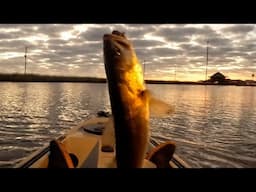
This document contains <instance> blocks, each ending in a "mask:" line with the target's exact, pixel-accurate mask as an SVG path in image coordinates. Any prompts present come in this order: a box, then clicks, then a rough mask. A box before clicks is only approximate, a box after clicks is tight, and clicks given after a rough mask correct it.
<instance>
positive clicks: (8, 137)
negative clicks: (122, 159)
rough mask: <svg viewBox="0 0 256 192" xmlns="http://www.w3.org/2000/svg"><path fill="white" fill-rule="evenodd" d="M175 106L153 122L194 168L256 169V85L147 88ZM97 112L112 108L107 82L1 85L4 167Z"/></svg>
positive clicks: (160, 135)
mask: <svg viewBox="0 0 256 192" xmlns="http://www.w3.org/2000/svg"><path fill="white" fill-rule="evenodd" d="M147 87H148V88H149V89H150V90H151V92H152V93H153V95H155V96H156V97H157V98H160V99H162V100H163V101H165V102H166V103H169V104H172V105H173V106H175V112H174V114H172V115H170V116H167V117H162V118H156V117H152V118H151V130H152V135H153V137H154V138H155V139H157V140H158V141H161V142H163V141H166V140H173V141H175V142H176V143H177V154H178V155H180V156H181V157H182V158H184V159H185V160H186V161H187V162H188V163H189V164H190V165H191V166H192V167H195V168H219V167H225V168H226V167H228V168H229V167H230V168H233V167H238V168H247V167H256V87H240V86H201V85H147ZM99 110H110V102H109V95H108V89H107V85H106V84H96V83H95V84H94V83H0V111H1V113H0V167H13V166H15V165H16V164H17V163H18V162H20V161H21V160H22V159H23V158H24V157H26V156H27V155H29V154H30V153H32V152H33V151H35V150H36V149H38V148H40V147H41V146H43V145H45V144H46V143H47V142H49V141H50V140H51V139H53V138H56V137H58V136H60V135H61V134H63V133H65V132H66V131H67V130H69V129H70V128H71V127H72V126H75V125H76V124H77V123H79V122H80V121H81V120H84V119H86V118H88V117H89V115H91V114H96V113H97V112H98V111H99Z"/></svg>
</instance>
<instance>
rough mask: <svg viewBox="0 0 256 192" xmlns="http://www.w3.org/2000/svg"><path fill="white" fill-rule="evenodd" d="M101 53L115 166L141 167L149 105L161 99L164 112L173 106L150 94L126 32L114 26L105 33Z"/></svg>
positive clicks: (143, 157)
mask: <svg viewBox="0 0 256 192" xmlns="http://www.w3.org/2000/svg"><path fill="white" fill-rule="evenodd" d="M103 53H104V54H103V55H104V66H105V72H106V77H107V82H108V90H109V97H110V104H111V110H112V115H113V122H114V137H115V147H116V151H115V153H116V164H117V167H118V168H142V167H143V161H144V159H145V155H146V150H147V145H148V141H149V138H150V128H149V117H150V107H149V105H150V104H151V103H154V102H152V101H155V102H156V103H161V104H162V107H163V108H164V111H165V112H164V113H168V112H170V111H171V112H172V111H173V110H172V107H169V106H168V105H167V106H168V107H166V105H164V104H163V102H160V101H159V100H157V99H153V97H151V94H150V91H149V90H148V89H147V88H146V83H145V81H144V76H143V70H142V66H141V64H140V62H139V60H138V58H137V55H136V53H135V50H134V47H133V44H132V42H131V41H130V40H129V39H128V38H127V37H126V35H125V33H122V32H119V31H117V30H114V31H113V32H112V33H111V34H104V35H103ZM160 108H161V107H160ZM160 111H161V110H160ZM112 143H113V142H112Z"/></svg>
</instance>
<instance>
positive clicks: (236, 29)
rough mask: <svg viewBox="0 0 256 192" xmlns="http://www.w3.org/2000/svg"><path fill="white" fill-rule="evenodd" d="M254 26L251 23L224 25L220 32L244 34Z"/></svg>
mask: <svg viewBox="0 0 256 192" xmlns="http://www.w3.org/2000/svg"><path fill="white" fill-rule="evenodd" d="M254 28H255V26H253V25H246V24H243V25H234V26H231V27H225V28H223V29H222V32H224V33H233V34H242V35H245V34H246V33H249V32H251V31H253V30H254Z"/></svg>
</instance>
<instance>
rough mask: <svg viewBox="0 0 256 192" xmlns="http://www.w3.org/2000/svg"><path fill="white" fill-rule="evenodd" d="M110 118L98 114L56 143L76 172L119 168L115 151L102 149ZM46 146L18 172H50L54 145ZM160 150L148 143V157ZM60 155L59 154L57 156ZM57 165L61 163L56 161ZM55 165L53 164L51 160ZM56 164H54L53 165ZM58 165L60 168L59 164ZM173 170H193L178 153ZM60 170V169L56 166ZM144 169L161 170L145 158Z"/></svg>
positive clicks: (151, 139) (62, 136) (56, 140)
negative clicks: (26, 170)
mask: <svg viewBox="0 0 256 192" xmlns="http://www.w3.org/2000/svg"><path fill="white" fill-rule="evenodd" d="M109 120H110V115H109V114H107V113H105V112H102V111H101V112H98V114H97V115H92V116H91V117H90V118H89V119H87V120H84V121H82V122H80V123H79V124H78V125H77V126H75V127H73V128H71V129H70V130H69V131H68V132H67V133H66V134H64V135H61V136H60V137H58V138H57V139H55V140H53V141H55V142H57V143H59V144H61V146H60V147H61V148H62V149H61V150H63V148H64V152H66V153H68V154H69V157H68V158H70V159H71V160H72V163H73V165H74V168H116V164H115V151H114V149H113V148H112V149H111V147H109V148H105V149H104V150H103V147H102V138H103V137H102V136H103V131H104V129H105V128H106V126H109V125H110V126H111V125H112V126H113V124H109ZM53 141H52V142H50V143H49V144H47V145H45V146H43V147H42V148H40V149H38V150H37V151H35V152H33V153H32V154H31V155H29V156H28V157H26V158H25V159H24V160H22V161H21V162H20V163H18V164H17V166H15V168H50V167H54V166H50V160H51V159H50V158H51V155H53V153H55V152H53V151H52V146H51V144H52V143H53ZM158 146H160V143H159V142H157V141H156V140H155V139H153V138H152V137H151V138H150V140H149V142H148V149H147V154H149V153H150V151H152V150H153V149H155V148H157V147H158ZM57 155H58V154H57ZM62 155H63V153H62ZM56 159H57V161H61V160H59V159H58V157H57V158H56ZM51 161H52V160H51ZM51 164H52V163H51ZM55 165H56V164H55ZM169 165H170V168H190V166H189V165H188V164H187V163H186V162H185V161H184V160H183V159H182V158H180V157H179V156H178V155H177V154H176V153H174V154H173V155H172V157H171V159H170V161H169ZM56 167H57V168H58V166H56ZM143 167H144V168H157V166H156V165H155V164H154V163H153V162H152V161H150V160H148V159H147V158H146V157H145V160H144V165H143Z"/></svg>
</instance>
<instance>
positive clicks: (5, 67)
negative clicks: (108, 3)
mask: <svg viewBox="0 0 256 192" xmlns="http://www.w3.org/2000/svg"><path fill="white" fill-rule="evenodd" d="M112 30H119V31H121V32H125V34H126V35H127V37H128V38H129V39H130V40H131V41H132V43H133V45H134V48H135V51H136V53H137V56H138V58H139V60H140V61H141V63H143V62H144V60H145V64H146V67H145V68H146V73H145V78H146V79H163V80H174V79H175V75H174V74H175V71H176V80H181V81H182V80H183V81H197V80H205V66H206V41H207V40H208V41H209V45H208V46H209V61H208V76H210V75H212V74H213V73H215V72H218V71H219V72H222V73H223V74H224V75H226V76H227V77H228V78H230V79H242V80H246V79H252V74H253V73H256V25H255V24H235V25H233V24H97V25H96V24H0V70H1V71H0V73H24V49H25V46H27V47H28V54H27V56H28V57H27V58H28V61H27V63H28V64H27V73H33V74H45V75H63V76H88V77H105V70H104V64H103V49H102V47H103V43H102V36H103V34H105V33H110V32H111V31H112Z"/></svg>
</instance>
